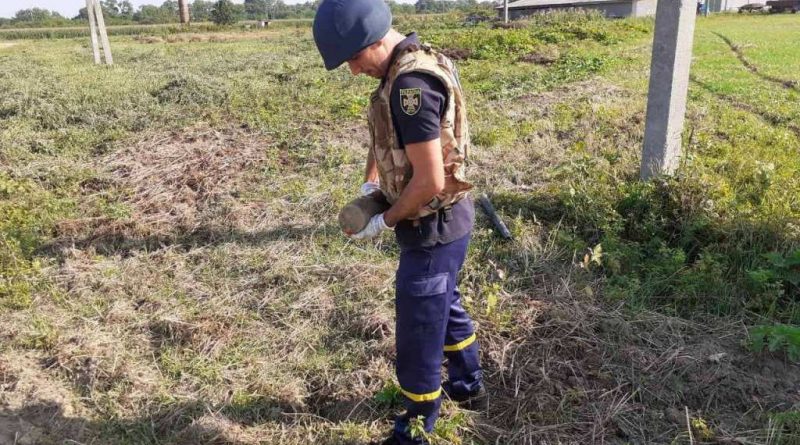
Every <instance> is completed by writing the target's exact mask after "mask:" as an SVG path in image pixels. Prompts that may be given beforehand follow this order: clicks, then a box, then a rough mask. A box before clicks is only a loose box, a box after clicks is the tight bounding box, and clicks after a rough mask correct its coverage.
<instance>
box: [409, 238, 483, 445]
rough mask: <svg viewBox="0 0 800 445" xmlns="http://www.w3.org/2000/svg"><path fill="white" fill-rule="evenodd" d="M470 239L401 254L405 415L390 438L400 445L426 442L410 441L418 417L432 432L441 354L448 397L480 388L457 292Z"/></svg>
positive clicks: (467, 321) (474, 352)
mask: <svg viewBox="0 0 800 445" xmlns="http://www.w3.org/2000/svg"><path fill="white" fill-rule="evenodd" d="M469 240H470V236H469V235H467V236H465V237H463V238H461V239H458V240H456V241H453V242H451V243H448V244H440V245H436V246H433V247H416V248H401V251H400V266H399V267H398V269H397V283H396V289H395V290H396V293H395V311H396V316H397V318H396V323H397V324H396V331H395V332H396V338H395V341H396V344H397V380H398V382H399V384H400V389H401V392H402V393H403V395H404V396H405V399H406V413H405V414H403V415H401V416H399V417H398V418H397V419H396V420H395V428H394V435H395V437H396V438H397V439H398V440H399V441H400V443H403V444H422V443H425V442H424V441H423V440H422V439H421V438H412V437H411V435H410V431H409V421H410V419H415V418H417V417H418V416H422V417H423V418H424V420H423V424H424V429H425V431H428V432H430V431H432V430H433V425H434V423H435V422H436V418H437V417H438V416H439V407H440V405H441V400H442V399H441V396H442V382H441V366H442V359H443V356H444V355H446V356H447V359H448V363H447V369H448V379H449V384H448V392H450V395H451V396H455V395H469V394H474V393H476V392H477V391H478V390H479V389H480V387H481V385H482V382H481V369H480V363H479V360H478V343H477V341H475V332H474V330H473V326H472V320H470V318H469V315H468V314H467V313H466V311H465V310H464V308H463V307H462V306H461V294H459V292H458V289H457V288H456V278H457V275H458V272H459V270H460V269H461V266H462V265H463V264H464V257H465V256H466V252H467V246H468V245H469Z"/></svg>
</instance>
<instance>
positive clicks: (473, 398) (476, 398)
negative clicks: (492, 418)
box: [442, 382, 489, 411]
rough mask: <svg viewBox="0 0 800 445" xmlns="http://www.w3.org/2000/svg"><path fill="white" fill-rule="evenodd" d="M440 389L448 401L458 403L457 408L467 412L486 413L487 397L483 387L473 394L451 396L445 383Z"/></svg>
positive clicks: (487, 406)
mask: <svg viewBox="0 0 800 445" xmlns="http://www.w3.org/2000/svg"><path fill="white" fill-rule="evenodd" d="M442 388H443V389H444V392H445V394H447V396H448V397H449V398H450V400H452V401H454V402H456V403H458V406H459V408H462V409H466V410H469V411H486V410H487V409H488V408H489V395H488V394H487V393H486V388H484V387H483V386H481V387H480V389H478V391H477V392H475V393H474V394H452V393H451V392H450V391H448V389H449V388H450V385H448V384H447V382H445V383H444V384H443V385H442Z"/></svg>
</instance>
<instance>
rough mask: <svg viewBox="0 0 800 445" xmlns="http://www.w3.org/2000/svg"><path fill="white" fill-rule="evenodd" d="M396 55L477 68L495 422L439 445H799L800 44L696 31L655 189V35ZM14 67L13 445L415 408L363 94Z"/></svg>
mask: <svg viewBox="0 0 800 445" xmlns="http://www.w3.org/2000/svg"><path fill="white" fill-rule="evenodd" d="M396 26H397V28H398V29H399V30H401V31H403V32H410V31H418V32H419V33H420V35H421V37H422V39H423V40H425V41H428V42H430V43H432V44H433V45H434V46H436V47H438V48H441V49H442V50H443V51H446V52H447V53H448V54H451V55H452V56H453V57H454V58H458V59H459V60H458V64H459V67H460V71H461V79H462V82H463V84H464V87H465V90H466V93H467V95H468V103H469V116H470V119H471V126H472V128H471V130H472V131H471V133H472V136H473V142H474V144H475V146H474V148H473V153H472V160H471V164H470V173H469V174H470V177H471V178H472V180H473V181H474V183H475V184H476V189H477V191H478V192H485V193H487V194H488V195H489V196H490V197H491V198H492V200H493V202H494V203H495V206H496V207H497V209H498V212H499V213H500V215H501V216H502V217H503V218H504V220H505V221H506V222H507V223H508V225H509V227H510V228H511V231H512V232H513V234H514V240H512V241H504V240H502V239H501V238H500V237H498V236H497V235H496V234H495V232H494V231H493V230H492V228H491V226H490V225H489V223H488V221H487V219H485V218H483V217H482V216H481V217H479V218H478V221H477V227H476V230H475V233H474V236H473V244H472V247H471V250H470V252H469V256H468V260H467V263H466V266H465V268H464V272H463V276H462V278H461V284H460V289H461V292H462V294H463V295H464V298H465V303H466V305H467V306H468V308H469V309H470V311H471V313H472V314H473V316H474V318H475V320H476V322H477V324H478V336H479V339H480V342H481V346H482V358H483V363H484V366H485V370H486V382H487V386H488V389H489V392H490V394H491V400H490V408H489V410H488V411H487V412H485V413H472V412H468V411H462V410H459V409H458V408H457V407H456V405H454V404H452V403H450V402H449V401H446V402H445V404H444V409H443V414H442V417H441V419H440V421H439V422H438V424H437V429H436V431H435V433H434V434H433V435H432V436H431V437H430V438H429V439H430V440H431V442H433V443H437V444H528V443H541V444H559V443H579V444H589V443H630V444H642V443H727V444H733V443H737V444H792V443H800V365H798V363H797V362H798V360H800V334H799V333H800V328H798V325H800V291H798V284H800V283H799V281H800V280H799V279H798V275H797V274H798V264H800V253H798V252H800V198H799V197H800V174H798V172H800V152H798V149H800V122H798V117H800V101H798V95H799V94H800V90H799V88H800V86H799V83H800V75H798V73H800V20H798V18H797V17H795V16H791V15H783V16H781V15H769V16H767V15H763V16H746V17H742V16H715V17H709V18H699V19H698V22H697V30H696V36H695V50H694V59H693V64H692V81H691V85H690V94H689V104H688V112H687V122H686V130H685V132H684V150H685V151H684V157H683V160H682V163H681V168H680V170H679V172H678V173H677V174H676V175H675V176H674V177H673V178H665V179H660V180H657V181H654V182H652V183H640V182H639V181H638V179H637V178H638V168H639V154H640V151H641V142H642V137H643V132H644V120H645V116H644V110H645V104H646V92H647V81H648V71H649V57H650V46H651V40H652V28H653V22H652V20H619V21H606V20H603V19H601V18H598V17H595V16H591V15H589V16H587V15H580V14H578V15H576V14H567V15H561V14H558V15H551V16H543V17H538V18H536V19H534V20H533V21H531V22H527V23H524V24H522V25H521V26H519V27H515V28H511V29H494V28H491V27H490V26H487V25H481V26H476V27H467V26H465V25H463V23H462V18H460V17H458V16H441V17H435V18H430V17H429V18H419V19H415V18H413V17H402V18H400V19H398V20H397V23H396ZM112 46H113V50H114V60H115V63H116V64H115V66H114V67H111V68H109V67H102V66H95V65H93V64H92V63H91V62H92V60H91V51H90V49H89V46H88V41H85V39H53V40H18V41H13V42H9V43H5V44H0V273H1V274H2V275H0V319H1V320H2V323H0V443H3V444H5V443H9V444H61V443H86V444H210V443H215V444H223V443H226V444H227V443H232V444H288V445H294V444H298V445H299V444H311V443H316V444H365V443H368V441H369V440H370V439H375V438H378V437H380V436H381V435H382V434H384V433H385V432H386V431H388V429H389V428H390V426H391V420H392V418H393V416H394V415H395V414H396V413H397V411H398V410H399V409H400V400H399V395H398V389H397V387H396V384H395V382H394V377H393V374H394V373H393V349H394V345H393V341H394V340H393V329H394V328H393V316H394V308H393V303H392V299H393V286H394V276H393V274H394V268H395V266H396V262H397V254H398V252H397V247H396V245H395V243H394V241H393V239H392V235H391V234H385V235H384V236H383V237H382V238H381V239H379V240H375V241H370V242H353V241H350V240H348V239H347V238H346V237H344V236H343V235H342V234H341V233H340V231H339V230H338V227H337V223H336V215H337V212H338V209H339V208H341V206H342V205H344V204H345V203H346V202H347V201H349V200H350V199H352V198H353V197H354V196H355V195H356V193H357V190H358V187H359V185H360V181H361V176H362V169H363V163H364V159H365V156H366V145H367V142H368V132H367V126H366V120H365V115H364V113H365V106H366V105H367V98H368V94H369V93H370V91H371V89H373V88H374V87H375V85H376V81H375V80H372V79H368V78H361V77H359V78H353V77H352V76H350V74H349V72H348V71H347V70H346V68H342V69H338V70H335V71H333V72H326V71H325V70H324V69H323V67H322V65H321V62H320V60H319V57H318V55H317V53H316V49H315V47H314V44H313V41H312V39H311V34H310V30H309V29H307V28H297V29H280V30H267V31H258V32H244V33H237V32H224V33H223V32H218V33H191V32H189V33H181V34H179V35H165V36H161V37H157V38H154V37H152V36H151V37H133V36H114V37H112Z"/></svg>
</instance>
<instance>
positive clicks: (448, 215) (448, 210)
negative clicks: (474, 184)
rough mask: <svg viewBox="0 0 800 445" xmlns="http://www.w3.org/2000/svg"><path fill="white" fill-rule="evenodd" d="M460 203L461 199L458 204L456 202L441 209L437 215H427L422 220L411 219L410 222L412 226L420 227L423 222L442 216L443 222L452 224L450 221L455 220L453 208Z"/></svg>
mask: <svg viewBox="0 0 800 445" xmlns="http://www.w3.org/2000/svg"><path fill="white" fill-rule="evenodd" d="M462 199H463V198H462ZM459 202H461V199H459V200H458V201H456V202H454V203H452V204H448V205H446V206H444V207H442V208H440V209H439V210H437V211H436V213H431V214H430V215H425V216H423V217H422V218H416V219H410V220H409V221H411V225H412V226H414V227H419V226H420V225H421V224H422V220H425V219H433V218H438V217H439V216H440V215H441V216H442V218H443V220H444V222H450V221H452V220H453V206H454V205H456V204H458V203H459Z"/></svg>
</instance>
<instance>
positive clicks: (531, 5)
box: [496, 0, 656, 19]
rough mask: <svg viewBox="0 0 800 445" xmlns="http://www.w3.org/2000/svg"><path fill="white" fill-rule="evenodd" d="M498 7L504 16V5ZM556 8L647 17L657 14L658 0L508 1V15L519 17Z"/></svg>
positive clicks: (618, 15) (500, 13) (512, 17)
mask: <svg viewBox="0 0 800 445" xmlns="http://www.w3.org/2000/svg"><path fill="white" fill-rule="evenodd" d="M496 9H497V11H498V14H499V15H500V17H502V16H503V5H500V6H498V7H496ZM554 9H585V10H596V11H600V12H601V13H602V14H603V15H605V16H606V17H646V16H652V15H655V14H656V0H583V1H581V0H517V1H514V2H509V3H508V17H509V18H510V19H517V18H520V17H524V16H527V15H531V14H536V13H538V12H544V11H548V10H554Z"/></svg>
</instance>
